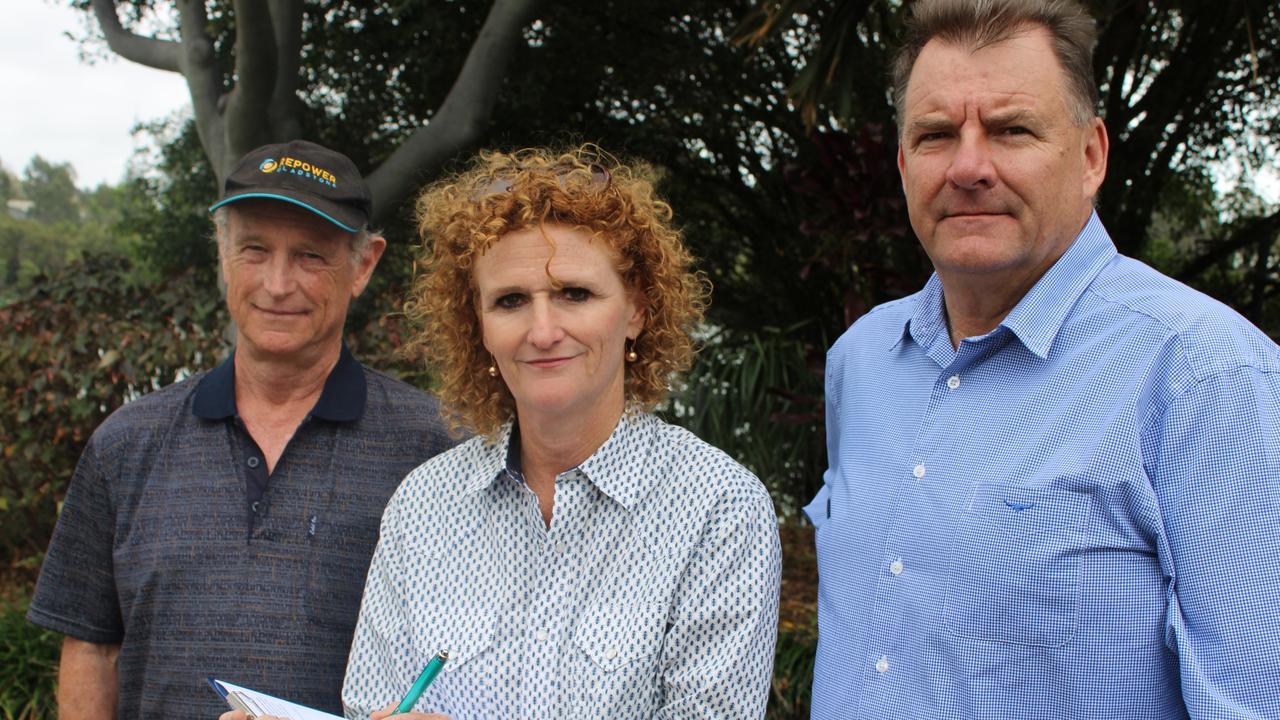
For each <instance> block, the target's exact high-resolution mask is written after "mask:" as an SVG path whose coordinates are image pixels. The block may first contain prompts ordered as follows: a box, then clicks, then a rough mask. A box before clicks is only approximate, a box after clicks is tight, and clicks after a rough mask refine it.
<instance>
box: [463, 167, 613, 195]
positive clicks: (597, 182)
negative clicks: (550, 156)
mask: <svg viewBox="0 0 1280 720" xmlns="http://www.w3.org/2000/svg"><path fill="white" fill-rule="evenodd" d="M531 169H532V168H527V167H522V166H519V165H517V166H516V167H515V170H516V171H517V172H523V171H527V170H531ZM550 169H551V170H553V171H555V177H556V182H557V183H559V185H560V187H561V188H562V189H564V190H568V189H569V185H568V182H567V180H568V178H569V177H571V175H572V173H573V171H575V170H580V169H581V166H579V165H570V164H567V163H564V164H559V165H552V166H550ZM587 169H588V170H590V171H591V182H590V184H589V185H588V186H587V189H588V190H590V191H591V192H602V191H604V190H607V189H608V188H609V183H610V182H612V180H613V176H612V175H610V174H609V168H607V167H605V166H603V165H598V164H596V163H591V164H590V165H588V166H587ZM515 183H516V178H514V177H499V178H494V180H493V182H491V183H489V185H488V186H486V187H485V188H484V189H483V190H481V191H480V192H477V193H475V194H474V195H472V196H471V199H472V200H482V199H484V198H487V197H491V196H493V195H501V194H502V193H505V192H510V191H511V188H512V187H513V186H514V185H515Z"/></svg>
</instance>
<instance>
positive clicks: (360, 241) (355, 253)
mask: <svg viewBox="0 0 1280 720" xmlns="http://www.w3.org/2000/svg"><path fill="white" fill-rule="evenodd" d="M230 222H231V207H230V206H228V205H223V206H222V207H220V208H218V209H217V210H214V211H213V239H214V241H215V242H217V243H218V255H219V256H221V255H223V254H224V253H226V251H227V243H229V242H231V236H230V234H229V233H228V231H227V228H228V226H229V224H230ZM381 234H382V233H380V232H378V231H377V230H372V229H370V228H367V227H364V228H360V229H359V230H357V231H356V232H353V233H347V236H348V237H349V238H350V239H351V264H352V265H359V264H360V259H361V258H363V257H364V255H365V253H366V252H368V251H369V240H370V239H372V238H373V237H375V236H377V235H381Z"/></svg>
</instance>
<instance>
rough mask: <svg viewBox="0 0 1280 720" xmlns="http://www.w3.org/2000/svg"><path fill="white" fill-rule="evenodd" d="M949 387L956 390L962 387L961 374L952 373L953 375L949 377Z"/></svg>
mask: <svg viewBox="0 0 1280 720" xmlns="http://www.w3.org/2000/svg"><path fill="white" fill-rule="evenodd" d="M947 387H949V388H951V389H952V390H955V389H956V388H958V387H960V376H959V375H952V376H951V377H949V378H947Z"/></svg>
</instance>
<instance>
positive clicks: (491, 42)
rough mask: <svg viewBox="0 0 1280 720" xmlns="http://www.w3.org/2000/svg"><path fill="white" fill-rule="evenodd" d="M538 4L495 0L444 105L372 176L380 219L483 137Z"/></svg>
mask: <svg viewBox="0 0 1280 720" xmlns="http://www.w3.org/2000/svg"><path fill="white" fill-rule="evenodd" d="M538 5H539V0H496V2H494V4H493V7H492V8H491V9H490V10H489V16H488V17H487V18H486V19H485V21H484V26H483V27H481V28H480V34H479V35H478V36H477V37H476V40H475V42H474V43H472V45H471V50H470V51H469V52H468V53H467V59H466V62H464V63H463V65H462V70H461V71H460V72H459V73H458V77H457V78H456V79H455V80H454V82H453V87H452V88H451V89H450V90H449V94H448V96H446V97H445V100H444V102H443V103H442V104H441V105H440V109H439V110H437V111H436V113H435V115H434V116H433V117H432V118H431V120H430V121H429V122H428V123H427V124H426V125H425V126H423V127H421V128H418V129H417V130H415V131H414V132H413V134H412V135H410V136H409V138H408V139H406V140H405V141H404V142H403V143H401V145H400V147H398V148H396V151H395V152H394V153H392V154H391V156H390V157H389V158H387V159H386V161H384V162H383V163H382V165H381V166H380V167H379V168H378V169H377V170H375V171H374V172H373V173H371V174H370V175H369V177H368V182H369V188H370V189H371V190H372V191H373V197H374V219H375V221H381V219H382V218H385V217H386V216H387V213H388V212H390V211H391V210H393V209H394V208H396V207H397V206H399V204H400V202H401V201H402V200H404V198H405V197H407V196H408V195H409V193H410V192H411V191H412V190H413V189H414V187H415V180H416V178H418V177H422V176H431V175H433V174H434V173H436V172H437V171H438V170H439V169H440V168H441V167H442V166H443V165H444V163H445V162H446V161H448V160H449V159H450V158H452V157H453V156H455V155H456V154H457V153H458V152H460V151H462V150H464V149H466V148H467V147H468V146H470V145H471V144H473V143H475V142H476V141H477V140H478V139H479V138H480V137H481V135H482V134H483V132H484V129H485V126H486V125H487V124H488V121H489V116H490V114H491V113H492V112H493V105H494V103H495V102H496V101H497V97H498V90H499V89H500V88H501V87H502V81H503V79H504V78H505V77H506V71H507V65H508V64H509V61H510V59H511V56H512V55H513V54H514V53H515V50H516V48H517V47H519V46H520V44H521V43H522V42H523V40H522V37H521V31H522V29H523V28H524V26H525V25H526V24H527V23H528V22H529V21H531V20H532V19H533V16H534V13H535V12H536V10H537V8H538Z"/></svg>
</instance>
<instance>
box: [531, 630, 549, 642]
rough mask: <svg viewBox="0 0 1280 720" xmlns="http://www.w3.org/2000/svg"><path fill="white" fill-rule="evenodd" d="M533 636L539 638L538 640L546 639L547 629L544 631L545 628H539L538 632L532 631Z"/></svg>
mask: <svg viewBox="0 0 1280 720" xmlns="http://www.w3.org/2000/svg"><path fill="white" fill-rule="evenodd" d="M533 636H534V637H535V638H537V639H539V640H546V639H547V631H546V630H539V631H538V632H536V633H534V634H533Z"/></svg>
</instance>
